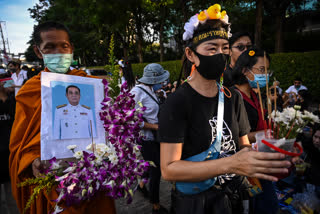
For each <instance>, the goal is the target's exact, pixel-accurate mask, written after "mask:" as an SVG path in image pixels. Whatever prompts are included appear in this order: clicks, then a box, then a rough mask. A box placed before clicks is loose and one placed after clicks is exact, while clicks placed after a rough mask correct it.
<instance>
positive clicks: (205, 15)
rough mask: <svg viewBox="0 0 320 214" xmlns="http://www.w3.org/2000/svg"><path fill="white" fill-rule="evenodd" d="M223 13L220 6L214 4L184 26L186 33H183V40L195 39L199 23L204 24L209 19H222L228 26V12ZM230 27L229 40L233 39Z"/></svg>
mask: <svg viewBox="0 0 320 214" xmlns="http://www.w3.org/2000/svg"><path fill="white" fill-rule="evenodd" d="M220 11H221V6H220V4H214V5H212V6H210V7H209V8H208V9H207V10H204V11H201V12H200V13H199V14H198V13H197V14H196V15H194V16H192V17H191V18H190V19H189V21H188V22H187V23H186V24H185V25H184V30H185V32H184V33H183V40H184V41H188V40H189V39H192V38H193V33H194V30H195V29H197V27H198V25H199V23H201V24H203V23H205V22H206V21H207V20H209V19H220V20H222V21H224V22H225V23H226V24H229V17H228V15H227V12H226V11H225V10H224V11H222V12H220ZM230 31H231V29H230V26H229V27H228V38H230V37H231V33H230Z"/></svg>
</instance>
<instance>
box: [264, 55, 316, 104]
mask: <svg viewBox="0 0 320 214" xmlns="http://www.w3.org/2000/svg"><path fill="white" fill-rule="evenodd" d="M319 59H320V51H314V52H306V53H279V54H271V65H270V69H271V70H273V71H274V75H273V76H274V77H275V78H276V79H277V80H279V81H280V87H281V88H282V89H283V90H286V89H287V88H288V87H289V86H291V85H293V81H294V78H295V77H296V76H300V77H301V78H302V80H303V85H305V86H306V87H307V88H308V90H309V93H310V94H311V98H312V100H313V101H316V102H319V101H320V97H319V94H320V87H319V86H320V79H319V78H318V76H319V72H320V60H319Z"/></svg>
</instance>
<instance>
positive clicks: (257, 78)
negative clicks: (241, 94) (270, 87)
mask: <svg viewBox="0 0 320 214" xmlns="http://www.w3.org/2000/svg"><path fill="white" fill-rule="evenodd" d="M250 72H251V73H252V71H250ZM252 74H253V76H254V80H250V79H249V78H248V77H247V79H248V82H249V85H250V87H251V88H258V85H257V82H258V83H259V87H260V88H264V87H266V85H267V82H266V75H265V74H254V73H252ZM267 77H268V83H269V74H267Z"/></svg>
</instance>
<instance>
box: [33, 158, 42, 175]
mask: <svg viewBox="0 0 320 214" xmlns="http://www.w3.org/2000/svg"><path fill="white" fill-rule="evenodd" d="M41 167H42V164H41V161H40V158H36V159H35V160H34V161H33V162H32V173H33V175H34V176H35V177H39V175H40V169H41Z"/></svg>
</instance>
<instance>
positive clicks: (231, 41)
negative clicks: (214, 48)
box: [229, 32, 253, 47]
mask: <svg viewBox="0 0 320 214" xmlns="http://www.w3.org/2000/svg"><path fill="white" fill-rule="evenodd" d="M243 36H247V37H249V39H250V41H251V42H252V44H253V38H252V36H251V34H250V33H249V32H236V33H233V34H232V36H231V37H230V38H229V45H230V47H231V46H232V45H233V44H234V43H235V42H236V41H237V40H238V39H240V38H241V37H243Z"/></svg>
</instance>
